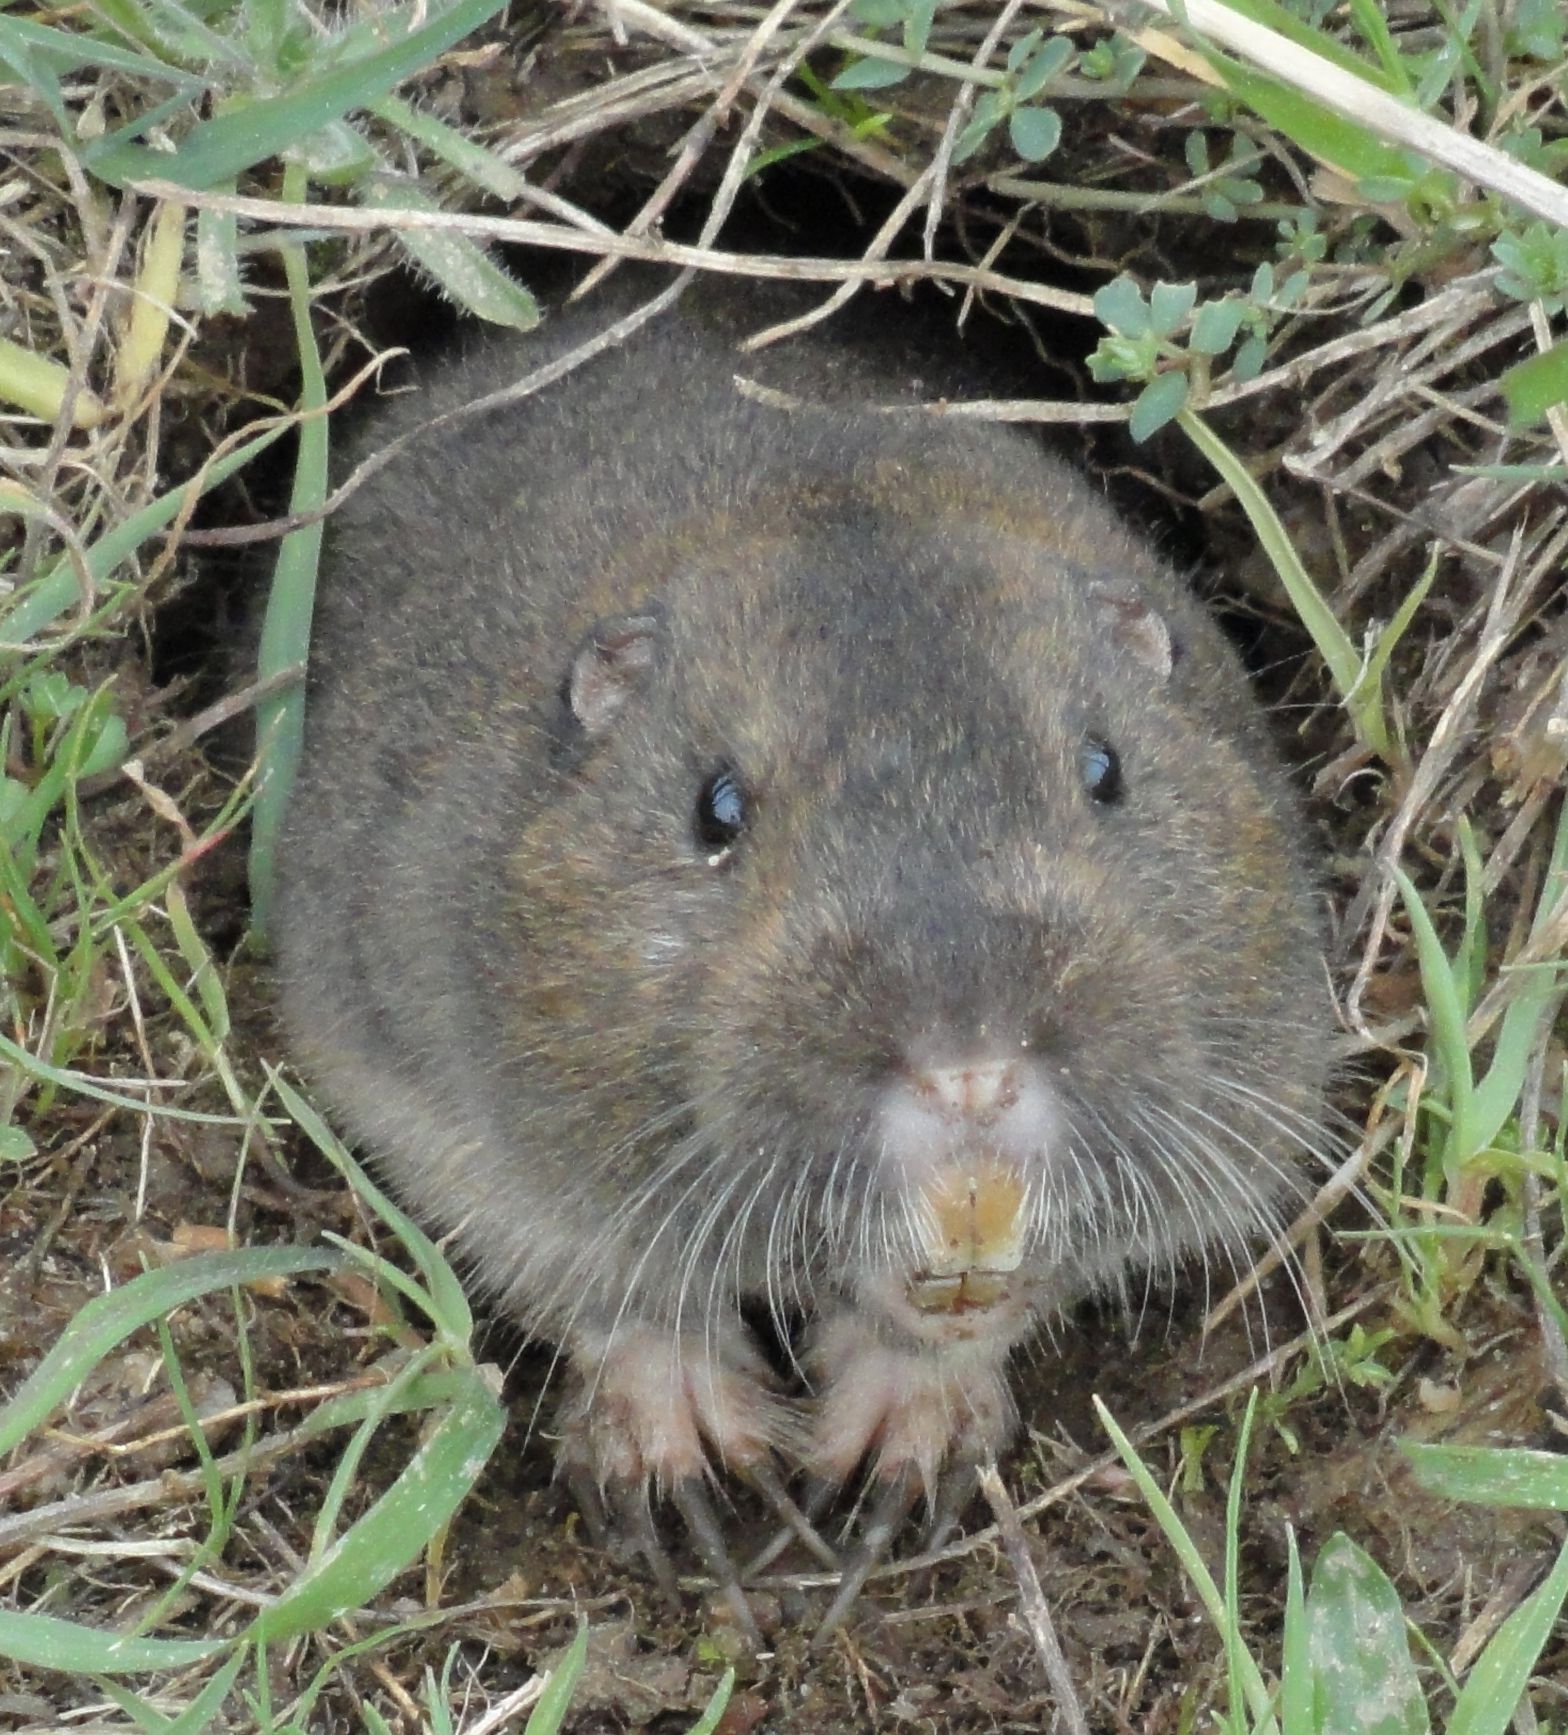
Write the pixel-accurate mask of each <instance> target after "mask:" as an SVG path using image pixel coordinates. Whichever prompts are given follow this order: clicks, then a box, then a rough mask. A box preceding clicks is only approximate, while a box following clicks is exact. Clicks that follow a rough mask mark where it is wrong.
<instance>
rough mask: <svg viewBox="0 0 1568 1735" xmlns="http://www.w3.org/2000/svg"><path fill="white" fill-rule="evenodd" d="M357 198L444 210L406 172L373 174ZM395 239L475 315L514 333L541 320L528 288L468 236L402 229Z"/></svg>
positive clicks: (378, 206)
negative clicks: (400, 173) (402, 173)
mask: <svg viewBox="0 0 1568 1735" xmlns="http://www.w3.org/2000/svg"><path fill="white" fill-rule="evenodd" d="M359 197H360V199H361V200H362V202H363V203H364V204H366V205H368V206H369V207H370V208H371V210H397V209H399V208H402V209H405V210H412V211H435V210H439V209H440V201H439V200H437V199H436V198H434V197H433V196H432V195H431V194H430V193H429V192H427V191H426V190H425V188H424V187H422V186H421V185H420V184H419V182H417V181H415V180H413V179H411V178H410V177H408V176H406V175H391V174H379V175H375V176H373V177H372V178H371V179H370V180H369V181H367V182H366V183H365V185H364V186H362V187H361V188H360V189H359ZM396 239H397V243H398V245H399V246H400V247H401V248H402V249H403V250H404V251H405V252H406V253H407V254H408V255H409V256H410V257H411V258H412V259H414V260H416V261H417V262H418V263H419V264H420V265H422V266H423V267H424V269H425V270H426V271H428V272H429V273H430V275H431V276H432V277H433V278H435V280H436V282H437V283H439V284H440V286H441V287H442V289H444V290H445V291H446V293H447V294H448V295H449V296H450V297H451V298H452V300H454V301H455V302H456V303H457V304H458V305H459V306H460V307H464V308H466V309H467V310H468V311H469V312H470V313H472V314H474V315H475V316H476V317H477V318H479V319H483V320H485V321H486V322H487V323H489V324H491V325H502V326H509V327H510V328H511V329H512V330H514V331H532V330H533V328H534V327H535V326H536V325H537V324H538V323H539V320H540V313H539V303H538V302H537V301H535V300H534V298H533V296H532V294H531V293H530V292H529V290H528V289H527V288H526V287H525V286H524V285H523V284H521V283H519V282H518V281H517V279H516V278H515V277H513V276H512V275H511V273H510V272H508V271H507V270H506V269H505V268H504V267H502V266H500V265H498V264H497V263H496V262H495V260H494V259H492V258H491V257H490V255H489V254H488V253H487V252H486V251H485V249H484V248H483V247H481V246H480V245H479V243H478V242H477V241H474V240H473V239H471V238H470V237H469V236H467V235H459V234H456V233H454V232H453V231H452V230H450V229H399V230H397V231H396Z"/></svg>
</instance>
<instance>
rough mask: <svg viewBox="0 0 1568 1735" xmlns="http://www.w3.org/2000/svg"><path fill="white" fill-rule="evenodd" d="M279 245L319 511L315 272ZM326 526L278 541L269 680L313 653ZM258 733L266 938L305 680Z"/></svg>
mask: <svg viewBox="0 0 1568 1735" xmlns="http://www.w3.org/2000/svg"><path fill="white" fill-rule="evenodd" d="M301 181H302V178H301V176H300V173H299V171H298V170H297V169H295V168H291V169H290V170H289V171H288V173H287V174H285V176H284V188H285V191H286V192H288V193H290V194H291V195H292V196H294V197H297V196H298V195H299V194H300V193H302V192H303V190H304V188H303V185H302V184H301ZM280 251H281V253H282V255H283V271H284V276H285V277H286V279H287V281H288V287H289V304H290V307H291V309H292V311H293V315H294V340H295V343H296V344H297V346H298V349H299V358H300V371H301V382H300V408H301V409H302V410H305V411H307V412H310V411H314V412H315V413H314V414H310V415H307V417H306V419H305V420H304V421H303V422H302V423H301V424H300V430H299V452H298V455H297V456H296V458H295V463H294V488H293V492H292V493H291V495H290V497H289V511H290V512H291V513H296V514H308V513H312V512H319V511H320V509H321V507H322V505H323V504H324V503H325V501H326V498H327V464H328V451H329V443H330V429H329V427H328V424H327V418H326V416H325V415H324V414H323V413H322V412H323V411H324V409H325V407H326V403H327V382H326V376H325V375H324V374H323V372H322V368H321V352H320V350H319V348H318V347H317V344H316V334H315V331H314V329H313V328H312V326H311V321H310V274H309V270H308V268H307V266H306V263H305V250H304V248H303V247H301V246H299V245H298V244H297V243H290V244H289V245H287V246H285V247H283V248H281V249H280ZM322 528H323V526H322V524H321V522H320V520H319V519H318V520H317V521H316V522H315V523H313V524H306V525H305V526H304V527H303V528H302V529H299V530H291V531H290V532H289V534H288V535H287V536H285V537H284V538H283V541H282V542H281V543H280V544H279V547H278V558H277V562H276V564H275V565H274V567H273V572H272V589H271V591H270V592H269V593H268V597H267V612H266V615H265V617H264V619H263V621H262V626H261V645H260V649H259V651H258V652H257V659H256V673H257V675H258V677H259V678H260V679H261V680H263V681H267V680H271V679H272V678H273V677H275V676H277V675H279V674H281V673H282V672H283V670H285V669H289V668H294V667H296V666H298V665H300V664H302V663H305V662H307V661H308V660H309V657H310V623H311V615H312V613H313V611H314V609H315V603H316V566H317V562H318V560H319V559H320V556H321V534H322ZM256 739H257V741H258V742H259V743H260V754H261V767H260V773H259V776H258V778H257V782H256V800H255V803H254V805H253V806H252V808H251V822H250V823H251V833H250V895H251V923H252V926H253V927H254V929H255V931H256V933H257V934H258V935H259V936H260V938H261V939H262V940H263V941H265V940H266V939H267V938H268V936H269V934H270V933H271V927H272V900H273V895H274V891H275V884H276V878H277V875H276V856H277V849H278V840H279V838H280V836H281V835H282V831H283V816H284V814H285V812H286V811H287V808H288V800H289V792H290V791H291V790H292V789H293V787H294V773H295V769H296V768H297V766H298V764H299V756H300V753H301V751H302V750H303V748H304V744H305V687H304V683H303V682H296V683H295V684H294V685H293V686H292V687H288V688H285V689H284V691H282V692H280V693H275V694H274V695H273V696H272V697H271V698H269V699H265V700H263V701H262V702H261V704H259V705H258V706H257V707H256Z"/></svg>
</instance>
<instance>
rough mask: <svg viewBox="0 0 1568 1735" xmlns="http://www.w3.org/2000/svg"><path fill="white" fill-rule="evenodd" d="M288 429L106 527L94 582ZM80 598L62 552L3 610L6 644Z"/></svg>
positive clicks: (93, 561) (274, 431)
mask: <svg viewBox="0 0 1568 1735" xmlns="http://www.w3.org/2000/svg"><path fill="white" fill-rule="evenodd" d="M283 431H284V430H283V428H282V427H281V426H279V427H276V428H269V429H268V430H267V431H266V432H265V433H262V434H258V435H257V436H256V437H255V439H253V440H246V441H245V443H244V444H243V445H240V446H236V447H235V449H234V450H233V451H232V452H230V453H228V454H227V456H225V457H222V458H220V459H218V460H217V462H216V463H214V464H213V465H212V466H211V467H210V468H209V469H207V470H206V471H204V472H202V473H201V474H199V475H196V476H193V477H192V478H191V480H190V481H189V482H184V483H182V484H181V485H180V486H179V487H178V488H171V489H170V490H169V491H168V493H167V494H160V495H159V496H158V498H157V499H156V500H151V501H149V502H148V503H147V505H145V506H143V507H142V508H141V510H140V511H138V512H133V513H132V514H131V516H130V517H129V518H127V519H126V520H125V522H124V523H123V524H119V525H116V527H115V528H114V529H113V530H110V531H108V532H106V533H105V534H104V535H103V536H101V537H100V538H99V539H98V541H97V542H95V543H94V544H93V545H92V546H91V547H90V548H89V549H88V550H87V552H86V564H87V570H88V573H89V575H90V576H91V578H92V580H93V582H94V583H95V584H102V583H103V582H104V581H105V580H106V579H107V578H108V577H109V575H110V574H111V573H112V572H113V571H114V570H115V568H116V567H117V566H119V565H120V563H121V562H122V561H125V560H129V559H130V557H131V556H132V555H133V554H134V553H135V552H136V550H137V549H138V548H140V547H141V545H142V544H143V543H144V542H145V541H147V539H148V538H149V537H151V536H155V535H156V534H157V533H158V532H159V531H160V530H164V529H167V528H168V526H169V525H170V524H172V523H173V522H174V520H175V519H176V518H178V517H179V515H180V514H181V513H182V512H183V511H184V510H185V509H186V507H187V506H189V505H191V504H192V503H193V502H194V501H195V499H196V498H198V497H199V496H200V495H202V494H205V493H206V492H207V491H208V490H209V489H212V488H216V487H217V485H218V484H219V483H220V482H226V481H227V480H228V478H229V477H230V476H232V475H233V474H234V473H235V471H237V470H241V469H243V468H244V467H245V465H247V464H248V463H249V462H250V461H251V459H252V458H254V457H256V456H258V454H260V453H262V452H264V451H266V449H267V448H268V447H269V446H270V445H271V444H272V443H273V441H274V440H276V439H277V438H278V437H279V435H281V434H282V433H283ZM80 599H81V586H80V584H79V582H78V579H77V573H76V568H75V567H74V566H72V564H71V562H70V561H69V560H67V559H65V558H63V557H62V558H61V559H60V560H58V561H56V562H55V564H54V565H53V566H51V567H50V569H49V570H48V572H46V573H44V574H43V576H42V577H41V578H39V579H38V580H37V582H36V583H34V584H32V585H29V586H27V587H26V588H25V589H23V590H21V591H19V592H18V595H17V601H16V604H15V606H14V607H13V608H12V609H11V610H10V611H9V612H8V613H7V614H5V615H4V616H0V640H3V641H4V643H5V644H6V645H7V646H16V645H23V644H26V643H27V641H28V640H29V639H31V638H32V637H33V636H34V635H35V634H37V633H41V632H42V631H43V630H44V629H45V628H46V627H50V626H53V624H54V623H55V622H56V621H57V620H58V619H59V618H60V616H61V615H63V614H65V613H66V612H67V610H69V609H70V608H71V607H72V606H73V605H74V604H75V603H77V602H78V601H80Z"/></svg>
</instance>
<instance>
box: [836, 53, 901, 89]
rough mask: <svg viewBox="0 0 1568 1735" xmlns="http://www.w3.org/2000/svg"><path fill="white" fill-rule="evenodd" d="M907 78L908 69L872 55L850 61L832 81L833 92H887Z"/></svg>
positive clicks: (894, 61) (892, 61) (895, 62)
mask: <svg viewBox="0 0 1568 1735" xmlns="http://www.w3.org/2000/svg"><path fill="white" fill-rule="evenodd" d="M908 77H909V68H908V67H907V66H900V65H899V63H898V62H897V61H896V60H881V59H879V58H878V57H877V56H876V55H874V54H867V55H863V56H862V57H861V58H860V59H859V60H852V61H851V62H850V63H849V65H848V66H846V67H845V68H844V70H843V71H842V72H841V73H839V75H838V76H837V77H836V78H835V79H834V80H833V89H834V90H888V89H890V88H891V87H892V86H893V85H895V84H902V83H903V82H904V80H905V79H906V78H908Z"/></svg>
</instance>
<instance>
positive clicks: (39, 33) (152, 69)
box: [0, 13, 208, 118]
mask: <svg viewBox="0 0 1568 1735" xmlns="http://www.w3.org/2000/svg"><path fill="white" fill-rule="evenodd" d="M21 52H25V54H26V55H27V56H28V57H29V59H30V61H31V64H32V65H33V66H34V67H35V68H38V67H42V68H45V69H46V70H47V71H48V72H50V73H53V74H56V75H58V76H59V77H61V78H69V77H70V76H71V74H72V73H73V72H78V71H80V70H81V68H82V67H84V66H96V67H99V68H101V69H102V70H103V71H105V72H123V73H127V74H129V75H130V76H131V77H132V78H148V79H153V80H156V81H157V82H159V83H161V84H172V85H174V86H175V87H176V88H177V89H179V90H181V91H183V92H184V93H185V94H186V95H187V96H200V95H202V94H204V93H205V92H206V90H207V88H208V81H207V80H206V79H204V78H201V77H199V76H198V75H197V74H195V73H192V72H187V71H186V70H185V69H184V68H183V67H179V66H170V65H169V63H168V62H167V61H166V60H159V59H158V58H157V57H156V56H154V55H151V54H137V53H135V52H133V51H132V50H131V49H128V48H116V47H115V46H114V45H113V44H112V43H108V42H100V41H99V40H98V39H97V38H96V37H93V36H86V35H81V34H78V33H77V32H75V31H69V30H56V29H54V28H53V27H52V26H51V25H48V24H35V23H33V21H32V20H31V19H29V18H13V17H12V16H11V15H10V14H9V13H0V56H4V57H5V58H6V59H7V60H8V61H11V62H12V64H13V65H14V64H16V62H15V61H14V60H12V56H13V55H17V54H18V53H21ZM29 82H31V81H29ZM32 88H33V89H35V90H36V89H37V88H38V87H37V86H36V85H33V86H32ZM57 118H58V117H57Z"/></svg>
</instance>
